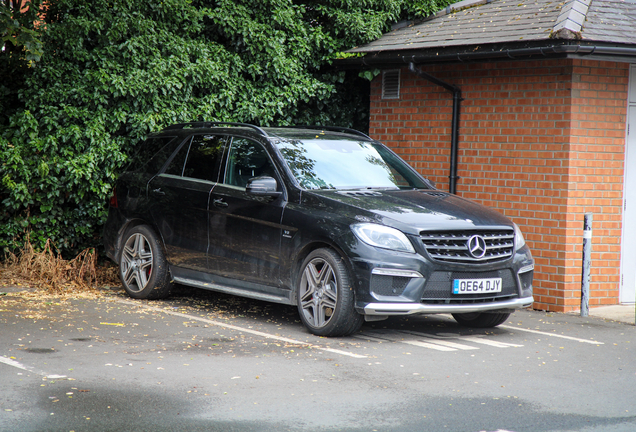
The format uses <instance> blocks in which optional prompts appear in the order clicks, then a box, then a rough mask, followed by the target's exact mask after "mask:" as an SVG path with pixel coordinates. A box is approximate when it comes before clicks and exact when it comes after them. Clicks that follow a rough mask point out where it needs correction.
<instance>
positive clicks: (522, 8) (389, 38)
mask: <svg viewBox="0 0 636 432" xmlns="http://www.w3.org/2000/svg"><path fill="white" fill-rule="evenodd" d="M549 39H579V40H583V41H596V42H603V43H621V44H631V45H636V0H562V1H555V0H464V1H462V2H459V3H455V4H453V5H451V6H449V7H447V8H446V9H444V10H442V11H440V12H438V13H437V14H435V15H434V16H432V17H429V18H427V19H426V20H425V21H423V22H419V23H417V24H410V25H408V26H405V27H402V28H399V29H396V30H393V31H391V32H389V33H387V34H385V35H383V36H382V37H381V38H380V39H378V40H376V41H374V42H371V43H369V44H366V45H363V46H360V47H356V48H354V49H351V50H349V52H368V53H372V52H379V51H402V50H417V49H427V48H449V47H453V46H457V47H459V46H463V45H477V44H480V45H483V44H491V43H493V44H495V43H511V42H527V41H542V40H549Z"/></svg>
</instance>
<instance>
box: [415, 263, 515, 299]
mask: <svg viewBox="0 0 636 432" xmlns="http://www.w3.org/2000/svg"><path fill="white" fill-rule="evenodd" d="M491 278H501V284H502V286H501V292H498V293H485V294H453V281H454V280H455V279H491ZM515 297H518V289H517V283H516V282H515V277H514V274H513V272H512V271H511V270H510V269H504V270H496V271H489V272H446V271H436V272H433V274H432V275H431V277H430V278H429V279H428V281H427V283H426V286H425V288H424V291H423V292H422V303H427V304H437V303H446V304H463V303H488V302H494V301H502V300H508V299H511V298H515Z"/></svg>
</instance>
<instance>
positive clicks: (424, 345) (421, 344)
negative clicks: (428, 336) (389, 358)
mask: <svg viewBox="0 0 636 432" xmlns="http://www.w3.org/2000/svg"><path fill="white" fill-rule="evenodd" d="M400 342H401V343H405V344H408V345H414V346H419V347H422V348H430V349H434V350H437V351H457V348H450V347H447V346H442V345H441V344H440V345H436V344H432V343H427V342H421V341H417V340H403V341H400Z"/></svg>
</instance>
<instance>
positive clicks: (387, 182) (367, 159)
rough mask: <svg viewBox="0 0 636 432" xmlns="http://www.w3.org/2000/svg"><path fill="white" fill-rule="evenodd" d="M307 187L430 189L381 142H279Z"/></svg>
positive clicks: (289, 163) (321, 139) (302, 184)
mask: <svg viewBox="0 0 636 432" xmlns="http://www.w3.org/2000/svg"><path fill="white" fill-rule="evenodd" d="M277 147H278V149H279V150H280V152H281V154H282V155H283V158H284V159H285V161H286V162H287V165H288V166H289V169H290V170H291V172H292V173H293V174H294V176H295V177H296V180H298V183H299V184H300V185H301V186H302V187H303V188H305V189H367V188H372V189H376V188H378V189H413V188H418V189H429V188H430V187H429V185H428V184H426V182H425V181H424V180H423V179H422V178H421V177H419V176H418V175H416V174H415V173H414V172H413V171H412V170H411V169H410V168H409V167H408V166H407V165H406V162H404V161H403V160H402V159H400V158H399V157H397V156H396V155H395V154H393V153H392V152H390V151H389V150H388V149H387V148H386V147H384V146H383V145H380V144H377V143H371V142H365V141H357V140H354V139H346V138H338V139H333V136H330V137H321V136H316V138H309V139H300V140H299V139H295V140H283V141H279V142H278V143H277Z"/></svg>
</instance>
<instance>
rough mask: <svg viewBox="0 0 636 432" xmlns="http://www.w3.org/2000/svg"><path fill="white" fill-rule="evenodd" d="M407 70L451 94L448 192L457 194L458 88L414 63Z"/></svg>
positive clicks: (460, 93)
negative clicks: (451, 115)
mask: <svg viewBox="0 0 636 432" xmlns="http://www.w3.org/2000/svg"><path fill="white" fill-rule="evenodd" d="M409 70H410V71H411V72H413V73H414V74H416V75H417V76H419V77H421V78H424V79H425V80H427V81H430V82H432V83H433V84H436V85H438V86H441V87H444V88H445V89H446V90H448V91H449V92H451V93H453V119H452V124H451V129H452V131H451V155H450V174H449V176H448V179H449V187H448V191H449V192H450V193H452V194H456V193H457V180H458V179H459V177H457V158H458V156H457V150H458V148H459V107H460V103H461V101H462V100H463V99H462V91H461V89H460V88H459V87H456V86H454V85H452V84H448V83H446V82H444V81H442V80H440V79H438V78H435V77H434V76H432V75H429V74H427V73H426V72H424V71H422V70H421V69H418V68H417V67H415V63H413V62H411V63H409Z"/></svg>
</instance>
